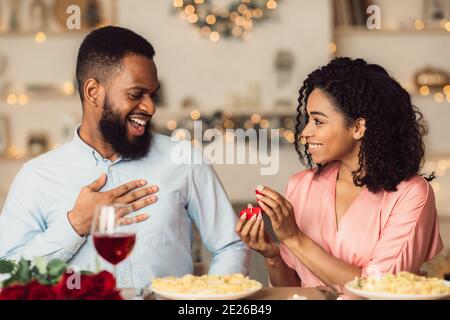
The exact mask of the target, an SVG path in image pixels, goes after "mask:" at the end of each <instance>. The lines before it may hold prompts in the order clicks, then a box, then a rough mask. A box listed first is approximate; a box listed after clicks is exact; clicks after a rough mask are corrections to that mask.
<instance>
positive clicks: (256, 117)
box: [250, 113, 261, 124]
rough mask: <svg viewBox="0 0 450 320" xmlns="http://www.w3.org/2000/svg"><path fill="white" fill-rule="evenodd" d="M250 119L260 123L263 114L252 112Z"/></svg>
mask: <svg viewBox="0 0 450 320" xmlns="http://www.w3.org/2000/svg"><path fill="white" fill-rule="evenodd" d="M250 120H251V121H252V123H254V124H258V123H260V121H261V116H260V115H259V114H257V113H255V114H252V116H251V117H250Z"/></svg>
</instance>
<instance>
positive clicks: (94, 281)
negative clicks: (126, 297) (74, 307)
mask: <svg viewBox="0 0 450 320" xmlns="http://www.w3.org/2000/svg"><path fill="white" fill-rule="evenodd" d="M115 287H116V280H115V279H114V277H113V275H112V274H111V273H109V272H108V271H102V272H100V273H98V274H96V275H92V276H90V287H89V289H90V292H89V293H90V295H94V296H98V297H103V296H105V295H108V294H111V292H113V291H114V289H115Z"/></svg>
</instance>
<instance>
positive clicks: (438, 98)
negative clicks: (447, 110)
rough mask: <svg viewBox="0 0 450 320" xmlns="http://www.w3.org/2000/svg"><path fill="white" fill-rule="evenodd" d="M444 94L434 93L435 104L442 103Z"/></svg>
mask: <svg viewBox="0 0 450 320" xmlns="http://www.w3.org/2000/svg"><path fill="white" fill-rule="evenodd" d="M444 99H445V97H444V94H443V93H442V92H436V93H435V94H434V101H436V102H437V103H441V102H444Z"/></svg>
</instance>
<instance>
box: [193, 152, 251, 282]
mask: <svg viewBox="0 0 450 320" xmlns="http://www.w3.org/2000/svg"><path fill="white" fill-rule="evenodd" d="M194 150H195V151H194V152H200V151H198V150H196V149H194ZM205 161H206V160H205ZM189 180H190V181H189V195H188V207H187V211H188V214H189V216H190V217H191V219H192V220H193V221H194V222H195V224H196V226H197V228H198V230H199V233H200V236H201V238H202V241H203V244H204V246H205V248H206V249H207V250H208V251H209V252H211V254H212V259H211V264H210V268H209V273H210V274H232V273H242V274H248V268H249V265H250V251H249V249H248V248H247V247H246V246H245V244H244V243H243V242H242V241H241V240H240V238H239V237H238V235H237V234H236V232H235V226H236V223H237V215H236V214H235V212H234V211H233V208H232V206H231V204H230V201H229V200H228V196H227V194H226V193H225V190H224V188H223V186H222V183H221V182H220V180H219V178H218V176H217V174H216V172H215V171H214V169H213V167H212V166H211V165H210V164H209V163H207V162H206V163H205V162H204V163H202V164H194V165H192V167H191V175H190V179H189Z"/></svg>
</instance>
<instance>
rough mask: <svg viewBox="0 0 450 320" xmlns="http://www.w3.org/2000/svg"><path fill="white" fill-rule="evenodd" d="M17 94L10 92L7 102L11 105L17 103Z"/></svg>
mask: <svg viewBox="0 0 450 320" xmlns="http://www.w3.org/2000/svg"><path fill="white" fill-rule="evenodd" d="M17 100H18V99H17V96H16V95H15V94H13V93H10V94H9V95H8V97H6V102H7V103H8V104H9V105H11V106H12V105H15V104H16V103H17Z"/></svg>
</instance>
